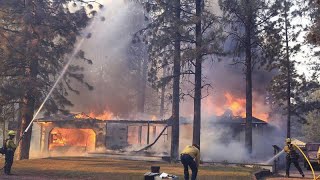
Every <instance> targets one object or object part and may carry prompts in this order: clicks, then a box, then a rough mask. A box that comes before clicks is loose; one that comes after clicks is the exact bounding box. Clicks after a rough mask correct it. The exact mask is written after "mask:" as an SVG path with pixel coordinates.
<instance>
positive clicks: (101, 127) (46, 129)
mask: <svg viewBox="0 0 320 180" xmlns="http://www.w3.org/2000/svg"><path fill="white" fill-rule="evenodd" d="M105 127H106V123H105V122H103V123H100V122H99V123H97V122H96V121H79V122H77V121H69V122H68V121H61V122H42V123H40V134H41V135H40V152H41V153H44V154H47V153H48V147H49V137H50V132H51V131H52V130H53V129H54V128H76V129H92V130H93V131H94V132H95V134H96V148H106V144H105V142H106V134H107V132H106V128H105Z"/></svg>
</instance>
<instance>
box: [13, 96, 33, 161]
mask: <svg viewBox="0 0 320 180" xmlns="http://www.w3.org/2000/svg"><path fill="white" fill-rule="evenodd" d="M34 105H35V99H34V98H33V97H32V95H30V94H26V96H25V97H24V99H23V105H22V109H21V111H22V112H21V113H22V118H21V125H20V130H19V131H20V134H19V136H20V137H21V136H22V135H23V132H24V131H25V129H26V128H27V127H28V125H29V123H30V122H31V120H32V118H33V114H34ZM31 133H32V126H31V127H30V129H29V130H28V132H26V133H25V134H24V137H23V139H22V140H21V141H20V143H19V147H18V149H17V151H18V152H17V159H19V160H22V159H29V151H30V142H31Z"/></svg>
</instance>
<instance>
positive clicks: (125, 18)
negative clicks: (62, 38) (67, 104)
mask: <svg viewBox="0 0 320 180" xmlns="http://www.w3.org/2000/svg"><path fill="white" fill-rule="evenodd" d="M100 2H101V3H102V4H103V5H104V7H105V8H104V9H103V10H98V14H97V16H96V17H95V18H98V19H101V20H103V21H100V22H97V23H95V24H94V25H93V28H92V29H93V30H92V31H91V32H90V38H89V39H87V40H86V41H85V43H84V45H83V47H82V50H83V51H84V52H85V56H86V57H87V58H88V59H91V60H92V61H93V64H92V65H91V66H88V65H84V66H85V71H84V75H85V78H86V80H87V82H88V83H89V84H91V85H92V86H93V87H94V90H92V91H89V90H87V89H86V88H84V87H83V85H80V84H76V83H75V84H74V85H75V86H76V88H77V89H78V90H79V91H80V95H74V94H70V99H71V101H72V102H73V103H74V105H75V106H74V107H73V108H71V110H72V111H76V112H79V111H81V112H86V113H88V112H94V113H96V114H99V113H103V112H104V111H109V112H112V113H113V114H114V115H115V116H120V117H129V116H130V115H132V114H133V113H134V111H136V108H137V99H139V96H140V94H139V93H140V92H141V89H142V87H141V81H142V79H141V76H140V72H139V70H141V68H140V69H139V65H140V64H139V63H141V62H142V60H143V59H144V58H145V54H144V53H143V52H144V49H143V48H141V47H138V46H141V44H136V45H134V44H132V36H133V34H134V33H136V32H137V31H138V30H140V29H141V28H142V27H143V25H144V23H145V19H144V11H143V8H142V7H141V6H140V5H139V4H137V3H134V2H130V1H126V0H117V1H111V0H104V1H100ZM133 46H137V48H136V49H135V50H132V49H133V48H134V47H133ZM132 51H133V52H132ZM137 51H138V52H137ZM134 53H136V54H134ZM134 60H135V61H134ZM77 63H78V64H81V63H82V62H77ZM146 94H147V96H151V95H152V93H151V92H150V88H147V92H146Z"/></svg>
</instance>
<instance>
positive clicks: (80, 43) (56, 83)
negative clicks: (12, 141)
mask: <svg viewBox="0 0 320 180" xmlns="http://www.w3.org/2000/svg"><path fill="white" fill-rule="evenodd" d="M94 22H95V18H94V20H93V22H92V24H91V26H89V28H88V30H89V31H90V30H91V29H92V27H93V25H94ZM85 39H86V38H85V37H83V38H82V39H81V40H80V41H79V42H78V45H77V46H76V48H75V49H74V51H73V53H72V55H71V57H70V58H69V59H68V61H67V63H66V64H65V66H64V67H63V69H62V71H61V73H60V75H59V76H58V78H57V80H56V81H55V83H54V84H53V86H52V88H51V89H50V91H49V93H48V94H47V96H46V98H45V99H44V100H43V102H42V103H41V105H40V106H39V108H38V110H37V111H36V113H35V114H34V116H33V118H32V120H31V121H30V123H29V124H28V126H27V128H26V129H25V130H24V131H23V133H22V135H21V137H20V139H19V141H18V143H17V144H19V143H20V141H21V140H22V139H23V137H24V135H25V133H27V132H28V130H29V129H30V127H31V126H32V123H33V121H34V120H35V119H36V117H37V116H38V114H39V113H40V111H41V110H42V108H43V106H44V105H45V103H46V102H47V101H48V99H49V97H50V96H51V94H52V92H53V91H54V89H55V88H56V86H57V85H58V83H59V82H60V80H61V79H62V77H63V76H64V75H65V73H66V72H67V70H68V68H69V66H70V64H71V62H72V61H73V60H74V58H75V56H76V55H77V53H78V51H79V49H80V48H81V46H82V44H83V42H84V40H85Z"/></svg>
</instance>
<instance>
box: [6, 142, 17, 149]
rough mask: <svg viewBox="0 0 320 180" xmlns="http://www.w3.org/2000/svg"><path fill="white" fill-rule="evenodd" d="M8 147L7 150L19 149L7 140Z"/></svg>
mask: <svg viewBox="0 0 320 180" xmlns="http://www.w3.org/2000/svg"><path fill="white" fill-rule="evenodd" d="M6 146H7V149H11V150H15V149H16V148H17V145H16V144H15V143H14V141H13V140H11V139H8V140H7V144H6Z"/></svg>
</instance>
